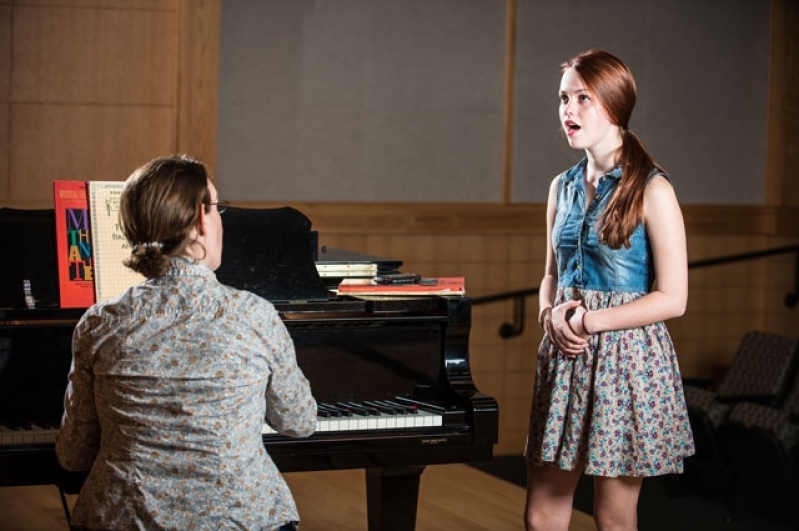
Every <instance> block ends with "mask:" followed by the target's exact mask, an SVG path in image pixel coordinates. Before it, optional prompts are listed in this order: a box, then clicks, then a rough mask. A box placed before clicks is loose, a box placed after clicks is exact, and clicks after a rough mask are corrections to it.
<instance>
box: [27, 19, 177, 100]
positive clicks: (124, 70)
mask: <svg viewBox="0 0 799 531" xmlns="http://www.w3.org/2000/svg"><path fill="white" fill-rule="evenodd" d="M13 39H14V43H13V65H14V75H13V79H12V94H13V99H14V101H17V102H26V103H28V102H59V103H78V104H88V103H93V104H98V103H99V104H112V105H148V106H149V105H161V106H171V105H174V104H175V100H176V90H177V84H176V82H177V51H178V26H177V20H176V15H175V13H170V12H164V11H138V10H112V9H83V8H81V9H76V8H50V7H48V8H39V7H18V8H15V10H14V27H13Z"/></svg>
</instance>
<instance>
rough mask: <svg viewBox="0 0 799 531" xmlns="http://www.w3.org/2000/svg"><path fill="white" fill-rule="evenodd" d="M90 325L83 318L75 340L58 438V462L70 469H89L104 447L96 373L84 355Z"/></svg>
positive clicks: (77, 327) (76, 329)
mask: <svg viewBox="0 0 799 531" xmlns="http://www.w3.org/2000/svg"><path fill="white" fill-rule="evenodd" d="M87 326H88V324H87V323H86V322H85V321H83V320H81V322H79V323H78V326H76V327H75V334H74V337H73V339H72V352H73V356H72V367H71V368H70V371H69V383H68V385H67V391H66V395H65V396H64V417H63V419H62V421H61V429H60V430H59V433H58V437H57V439H56V445H55V449H56V455H57V456H58V461H59V462H60V463H61V465H62V466H63V467H64V468H66V469H67V470H76V471H77V470H89V469H90V468H91V466H92V463H93V462H94V458H95V457H96V456H97V452H98V451H99V449H100V421H99V419H98V416H97V409H96V408H95V405H94V374H93V372H92V370H91V367H90V366H89V364H88V363H87V357H86V356H85V355H83V354H85V352H84V351H83V349H84V348H85V347H86V344H85V341H83V340H82V339H81V338H82V337H83V333H82V332H85V331H86V328H87Z"/></svg>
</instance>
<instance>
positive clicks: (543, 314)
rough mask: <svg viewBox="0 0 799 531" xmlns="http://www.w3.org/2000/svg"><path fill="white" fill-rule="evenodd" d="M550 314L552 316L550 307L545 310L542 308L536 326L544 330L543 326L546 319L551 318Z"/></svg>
mask: <svg viewBox="0 0 799 531" xmlns="http://www.w3.org/2000/svg"><path fill="white" fill-rule="evenodd" d="M551 314H552V306H547V307H546V308H544V309H543V310H542V311H541V315H539V316H538V326H540V327H541V328H543V329H544V330H546V326H545V324H546V322H547V317H549V318H550V319H551V318H552V315H551Z"/></svg>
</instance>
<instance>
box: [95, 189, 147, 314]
mask: <svg viewBox="0 0 799 531" xmlns="http://www.w3.org/2000/svg"><path fill="white" fill-rule="evenodd" d="M87 184H88V190H89V213H90V218H91V240H92V249H93V250H94V292H95V298H96V300H97V302H102V301H105V300H108V299H110V298H112V297H115V296H117V295H119V294H121V293H123V292H124V291H125V290H126V289H128V288H129V287H130V286H133V285H134V284H138V283H139V282H141V281H143V280H144V275H142V274H140V273H136V272H135V271H133V270H132V269H129V268H128V267H126V266H125V264H124V263H123V261H124V260H126V259H127V258H129V257H130V244H128V241H127V240H126V239H125V235H124V234H123V233H122V230H121V228H120V226H119V199H120V197H121V196H122V190H123V189H124V187H125V183H124V181H88V182H87Z"/></svg>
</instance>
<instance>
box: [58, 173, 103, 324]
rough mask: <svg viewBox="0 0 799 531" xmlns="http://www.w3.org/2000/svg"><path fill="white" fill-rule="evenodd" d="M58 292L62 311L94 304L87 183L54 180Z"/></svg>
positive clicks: (92, 256) (92, 259)
mask: <svg viewBox="0 0 799 531" xmlns="http://www.w3.org/2000/svg"><path fill="white" fill-rule="evenodd" d="M53 193H54V205H55V229H56V250H57V252H58V289H59V294H60V301H61V307H62V308H88V307H89V306H91V305H92V304H94V253H93V252H92V243H91V235H90V231H89V227H90V223H89V199H88V196H87V195H86V182H85V181H53Z"/></svg>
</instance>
